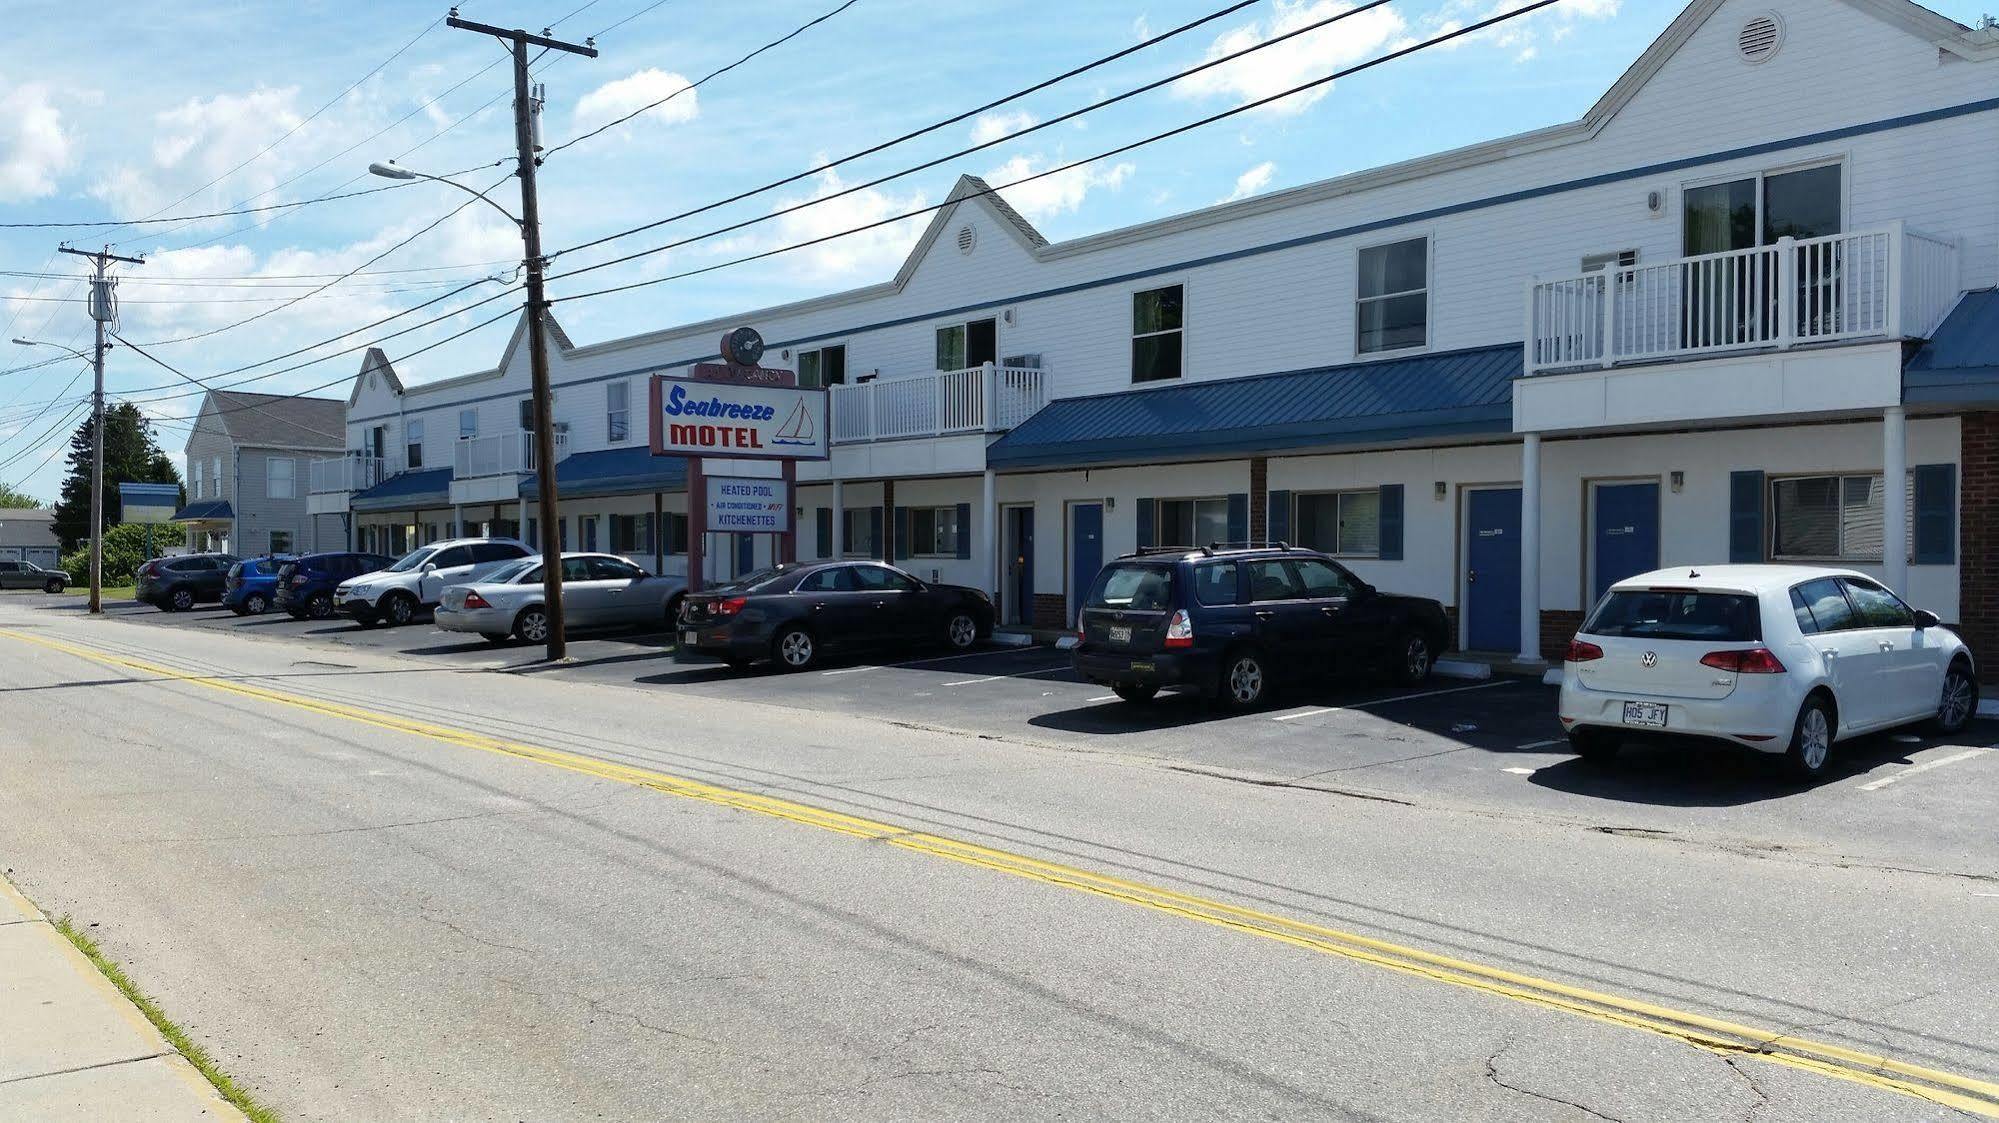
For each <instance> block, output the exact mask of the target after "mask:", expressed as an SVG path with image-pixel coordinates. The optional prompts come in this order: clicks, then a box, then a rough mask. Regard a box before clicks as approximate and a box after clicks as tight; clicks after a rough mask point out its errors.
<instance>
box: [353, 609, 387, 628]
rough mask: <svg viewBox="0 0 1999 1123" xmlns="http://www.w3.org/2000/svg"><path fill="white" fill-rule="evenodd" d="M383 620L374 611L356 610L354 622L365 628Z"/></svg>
mask: <svg viewBox="0 0 1999 1123" xmlns="http://www.w3.org/2000/svg"><path fill="white" fill-rule="evenodd" d="M381 622H382V618H381V617H379V616H376V615H375V614H374V613H372V612H356V613H355V614H354V623H355V624H356V625H358V626H360V627H363V628H372V627H374V626H375V625H377V624H379V623H381Z"/></svg>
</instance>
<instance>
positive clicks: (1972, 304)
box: [1902, 289, 1999, 402]
mask: <svg viewBox="0 0 1999 1123" xmlns="http://www.w3.org/2000/svg"><path fill="white" fill-rule="evenodd" d="M1902 398H1903V400H1905V401H1910V402H1977V401H1999V291H1995V290H1993V289H1981V290H1979V291H1977V292H1968V293H1965V294H1964V297H1963V298H1962V299H1960V300H1959V301H1958V302H1957V307H1955V308H1952V309H1951V310H1950V315H1948V316H1945V317H1944V321H1943V323H1942V324H1940V325H1938V326H1937V330H1936V332H1935V333H1934V334H1932V335H1931V336H1930V339H1929V341H1928V342H1927V343H1924V344H1923V345H1922V346H1921V347H1919V348H1917V349H1916V353H1915V354H1913V355H1911V356H1909V361H1908V362H1907V363H1904V364H1903V366H1902Z"/></svg>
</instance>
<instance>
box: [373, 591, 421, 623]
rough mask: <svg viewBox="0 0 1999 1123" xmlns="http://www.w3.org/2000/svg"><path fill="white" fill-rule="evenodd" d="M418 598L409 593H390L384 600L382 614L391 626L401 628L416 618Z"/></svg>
mask: <svg viewBox="0 0 1999 1123" xmlns="http://www.w3.org/2000/svg"><path fill="white" fill-rule="evenodd" d="M416 610H417V603H416V598H415V597H413V596H410V595H409V594H408V593H390V594H389V596H388V599H386V600H384V601H383V602H382V615H383V616H384V617H385V618H386V620H387V622H388V624H389V626H390V627H394V628H400V627H402V626H403V625H404V624H407V623H409V622H410V621H412V620H414V619H416Z"/></svg>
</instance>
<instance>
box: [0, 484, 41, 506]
mask: <svg viewBox="0 0 1999 1123" xmlns="http://www.w3.org/2000/svg"><path fill="white" fill-rule="evenodd" d="M41 505H42V501H41V500H39V499H37V498H35V497H34V496H32V495H29V494H28V493H27V492H25V491H22V490H20V489H19V488H16V487H15V486H14V485H12V484H0V509H5V508H8V507H39V506H41Z"/></svg>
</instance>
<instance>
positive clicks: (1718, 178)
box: [1673, 152, 1853, 479]
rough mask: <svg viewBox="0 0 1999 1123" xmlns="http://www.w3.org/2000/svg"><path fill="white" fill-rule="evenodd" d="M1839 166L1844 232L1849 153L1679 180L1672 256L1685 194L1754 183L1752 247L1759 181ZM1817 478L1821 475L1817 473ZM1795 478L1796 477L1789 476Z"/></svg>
mask: <svg viewBox="0 0 1999 1123" xmlns="http://www.w3.org/2000/svg"><path fill="white" fill-rule="evenodd" d="M1834 165H1837V166H1838V167H1839V228H1840V230H1841V231H1842V232H1844V233H1851V232H1852V230H1853V166H1852V155H1851V153H1846V152H1839V153H1834V154H1831V155H1827V156H1814V157H1812V158H1811V159H1808V160H1799V161H1797V162H1795V163H1790V164H1778V165H1776V166H1774V167H1768V168H1750V169H1748V170H1746V171H1733V172H1728V173H1725V174H1716V175H1709V176H1702V177H1700V178H1699V179H1687V180H1681V181H1680V197H1679V198H1676V199H1674V200H1673V204H1674V212H1673V213H1674V214H1675V215H1676V216H1677V218H1678V221H1677V222H1676V223H1675V224H1674V227H1673V232H1674V235H1675V237H1674V238H1673V256H1675V257H1684V256H1686V254H1685V253H1684V252H1683V251H1684V250H1685V249H1686V246H1687V203H1686V193H1687V192H1689V191H1693V190H1696V189H1698V188H1702V187H1713V186H1715V185H1716V184H1720V183H1734V182H1735V181H1736V180H1738V179H1748V180H1754V181H1755V182H1756V244H1757V245H1759V246H1761V245H1765V244H1767V243H1765V242H1764V241H1763V181H1764V180H1766V179H1769V178H1770V177H1771V176H1773V175H1788V174H1790V173H1791V172H1808V171H1811V170H1812V169H1813V168H1828V167H1832V166H1834ZM1820 474H1821V475H1823V474H1825V473H1820ZM1792 478H1794V479H1795V478H1796V477H1792Z"/></svg>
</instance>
